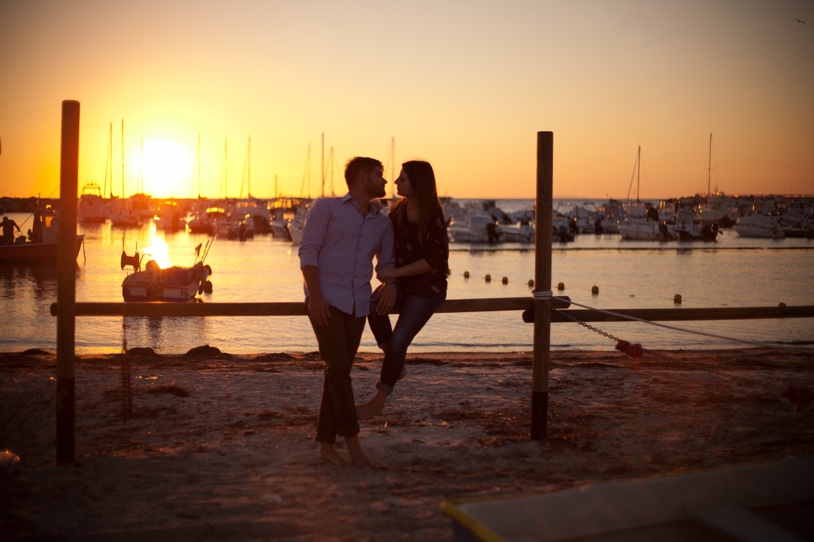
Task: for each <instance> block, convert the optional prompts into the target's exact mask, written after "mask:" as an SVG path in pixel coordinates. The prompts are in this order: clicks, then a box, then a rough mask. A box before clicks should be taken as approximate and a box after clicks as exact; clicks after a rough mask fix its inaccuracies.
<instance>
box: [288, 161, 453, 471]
mask: <svg viewBox="0 0 814 542" xmlns="http://www.w3.org/2000/svg"><path fill="white" fill-rule="evenodd" d="M383 172H384V167H383V165H382V163H381V162H380V161H379V160H376V159H373V158H365V157H356V158H352V159H351V160H350V161H348V163H347V165H346V166H345V182H346V183H347V185H348V193H347V194H346V195H345V196H343V197H341V198H320V199H318V200H316V201H315V202H314V205H313V206H312V207H311V209H310V211H309V212H308V215H307V216H306V219H305V225H304V226H303V232H302V241H301V242H300V249H299V256H300V268H301V270H302V274H303V278H304V279H305V296H306V297H305V302H306V306H307V308H308V318H309V319H310V320H311V325H312V327H313V328H314V333H315V334H316V337H317V342H318V343H319V353H320V355H321V356H322V359H323V361H324V362H325V379H324V382H323V387H322V399H321V401H320V405H319V414H318V416H317V430H316V437H315V439H316V441H317V442H318V443H319V457H320V458H321V459H323V460H324V461H327V462H329V463H332V464H334V465H342V464H344V463H345V459H344V458H343V457H342V456H340V455H339V453H338V452H337V451H336V449H335V448H334V442H335V441H336V437H337V435H339V436H341V437H344V438H345V443H346V445H347V447H348V454H349V456H350V461H351V463H353V464H354V465H360V466H361V465H367V458H366V457H365V454H364V451H363V450H362V447H361V445H360V443H359V438H358V434H359V421H358V420H359V419H365V418H369V417H373V416H375V415H377V414H379V413H380V412H381V410H382V408H383V407H384V404H385V402H386V400H387V397H388V395H389V394H390V393H391V392H392V391H393V387H394V386H395V385H396V381H397V380H398V379H399V378H400V375H401V373H402V370H403V369H404V360H405V357H406V355H407V347H408V346H409V345H410V343H411V342H412V340H413V338H414V337H415V336H416V334H417V333H418V332H419V331H420V330H421V328H422V327H423V326H424V324H425V323H426V322H427V321H428V320H429V319H430V317H431V316H432V314H433V313H434V312H435V310H436V309H437V308H438V307H439V306H440V305H441V303H443V302H444V299H445V298H446V292H447V278H446V277H447V264H448V259H449V245H448V240H447V230H446V222H445V220H444V213H443V210H442V209H441V204H440V202H439V200H438V192H437V189H436V185H435V174H434V173H433V170H432V166H431V165H430V164H429V163H428V162H422V161H409V162H405V163H404V164H402V170H401V174H400V175H399V177H398V179H396V181H395V184H396V188H397V190H398V195H399V196H401V197H402V199H401V200H399V201H398V202H397V203H396V204H394V205H393V207H392V209H391V210H390V213H389V217H388V216H386V215H385V214H384V213H383V212H382V207H381V204H380V203H379V202H378V201H376V199H377V198H381V197H384V195H385V193H386V192H385V189H384V187H385V185H386V184H387V181H386V180H385V179H384V177H383V176H382V175H383ZM374 256H375V257H376V276H377V277H378V279H379V280H380V281H381V282H382V285H381V286H380V287H379V288H378V289H377V290H376V293H375V295H372V294H371V287H370V280H371V278H372V277H373V257H374ZM394 308H395V309H398V310H400V315H399V318H398V321H397V323H396V326H395V328H392V327H391V325H390V317H389V316H388V313H389V312H390V311H391V310H393V309H394ZM366 316H367V317H368V318H369V320H370V329H371V331H372V332H373V334H374V336H375V337H376V342H377V344H378V345H379V347H380V348H381V349H382V350H383V351H384V361H383V362H382V369H381V380H380V382H379V383H378V384H377V385H376V387H377V392H376V395H375V396H374V397H373V399H371V400H370V401H368V402H367V403H365V404H362V405H359V407H358V408H357V407H356V403H355V401H354V397H353V386H352V384H351V376H350V371H351V366H352V364H353V359H354V357H355V356H356V351H357V349H358V348H359V342H360V341H361V339H362V332H363V331H364V328H365V317H366Z"/></svg>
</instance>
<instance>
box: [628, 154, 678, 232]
mask: <svg viewBox="0 0 814 542" xmlns="http://www.w3.org/2000/svg"><path fill="white" fill-rule="evenodd" d="M641 158H642V146H641V145H639V149H638V151H637V152H636V163H635V164H634V167H633V176H634V177H635V179H636V201H635V202H634V203H631V204H629V205H628V209H627V214H626V217H625V219H624V220H621V221H619V223H618V228H619V233H620V234H621V235H622V239H628V240H634V241H669V240H671V239H673V236H672V234H671V233H670V231H669V230H668V228H667V225H666V224H664V223H663V222H659V220H658V212H657V211H656V210H655V209H654V208H653V207H651V206H650V204H649V203H642V202H641V201H640V200H639V185H640V179H641ZM630 183H631V187H632V185H633V177H631V180H630ZM629 195H630V189H628V197H629Z"/></svg>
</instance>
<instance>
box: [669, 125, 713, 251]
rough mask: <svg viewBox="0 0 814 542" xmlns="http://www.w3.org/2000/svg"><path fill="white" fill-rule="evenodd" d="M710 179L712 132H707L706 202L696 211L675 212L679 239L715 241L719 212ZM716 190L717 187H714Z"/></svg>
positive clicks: (674, 228) (675, 227)
mask: <svg viewBox="0 0 814 542" xmlns="http://www.w3.org/2000/svg"><path fill="white" fill-rule="evenodd" d="M711 179H712V134H709V158H708V162H707V202H706V203H705V204H704V205H700V206H699V207H698V213H697V214H696V213H694V212H693V211H692V210H691V209H679V210H678V212H677V213H676V223H675V226H674V227H673V231H674V232H675V234H676V235H678V239H679V241H715V240H716V239H717V238H718V234H719V233H720V230H719V229H718V220H719V219H720V218H721V213H720V211H719V210H718V209H715V208H714V207H713V205H712V202H711V198H710V195H711V192H710V189H711ZM716 191H717V189H716Z"/></svg>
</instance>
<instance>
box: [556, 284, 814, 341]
mask: <svg viewBox="0 0 814 542" xmlns="http://www.w3.org/2000/svg"><path fill="white" fill-rule="evenodd" d="M554 299H560V300H561V301H564V302H568V303H570V304H571V305H576V306H577V307H582V308H583V309H588V310H592V311H595V312H599V313H602V314H608V315H610V316H615V317H618V318H623V319H625V320H631V321H634V322H641V323H643V324H650V325H651V326H657V327H661V328H664V329H670V330H672V331H678V332H681V333H691V334H693V335H703V336H705V337H711V338H713V339H721V340H724V341H731V342H736V343H743V344H750V345H755V346H763V347H766V346H771V347H772V348H780V349H783V350H791V351H794V352H811V349H810V348H798V347H794V346H787V345H780V344H777V343H771V342H763V341H750V340H748V339H736V338H734V337H726V336H724V335H716V334H715V333H707V332H704V331H694V330H691V329H682V328H679V327H675V326H670V325H667V324H661V323H658V322H651V321H650V320H644V319H642V318H637V317H635V316H628V315H625V314H620V313H618V312H612V311H606V310H602V309H597V308H596V307H590V306H588V305H582V304H581V303H577V302H575V301H573V300H570V299H568V298H560V297H557V296H554ZM560 314H562V315H564V316H566V317H568V318H571V319H572V320H574V321H576V322H577V323H579V324H581V325H584V326H585V327H587V328H589V329H592V330H593V331H596V332H597V333H600V334H602V335H605V336H606V337H609V338H612V339H614V340H618V339H616V338H615V337H613V336H612V335H610V334H608V333H605V332H604V331H601V330H598V329H596V328H594V327H593V326H589V325H588V324H586V323H585V322H580V321H579V320H577V319H576V318H574V317H573V316H570V315H568V314H565V313H562V312H561V313H560Z"/></svg>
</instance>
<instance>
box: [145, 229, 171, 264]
mask: <svg viewBox="0 0 814 542" xmlns="http://www.w3.org/2000/svg"><path fill="white" fill-rule="evenodd" d="M144 253H145V254H147V255H148V256H150V258H152V259H153V260H154V261H155V263H157V264H158V267H160V268H161V269H167V268H168V267H172V261H170V247H168V246H167V243H166V241H164V239H162V238H161V237H156V236H155V231H153V232H151V238H150V246H149V247H145V248H144Z"/></svg>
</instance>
